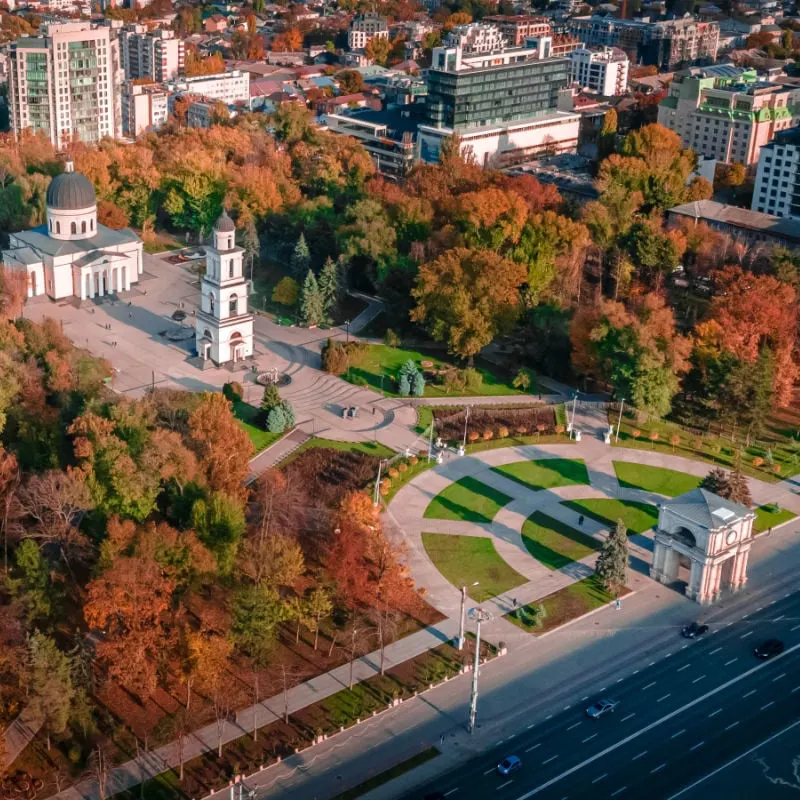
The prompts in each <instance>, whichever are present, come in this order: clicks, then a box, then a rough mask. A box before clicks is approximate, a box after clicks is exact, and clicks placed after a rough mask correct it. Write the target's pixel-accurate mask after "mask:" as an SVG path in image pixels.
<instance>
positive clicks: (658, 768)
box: [650, 764, 667, 775]
mask: <svg viewBox="0 0 800 800" xmlns="http://www.w3.org/2000/svg"><path fill="white" fill-rule="evenodd" d="M666 766H667V765H666V764H659V765H658V766H657V767H656V768H655V769H651V770H650V774H651V775H652V774H653V773H655V772H661V770H662V769H664V767H666Z"/></svg>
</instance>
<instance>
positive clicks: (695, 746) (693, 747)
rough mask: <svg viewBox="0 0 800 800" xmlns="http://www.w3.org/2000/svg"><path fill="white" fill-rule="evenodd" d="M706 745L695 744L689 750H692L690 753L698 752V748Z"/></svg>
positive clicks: (701, 743) (702, 743)
mask: <svg viewBox="0 0 800 800" xmlns="http://www.w3.org/2000/svg"><path fill="white" fill-rule="evenodd" d="M704 744H705V742H698V743H697V744H693V745H692V746H691V747H690V748H689V750H690V751H691V750H697V748H698V747H702V746H703V745H704Z"/></svg>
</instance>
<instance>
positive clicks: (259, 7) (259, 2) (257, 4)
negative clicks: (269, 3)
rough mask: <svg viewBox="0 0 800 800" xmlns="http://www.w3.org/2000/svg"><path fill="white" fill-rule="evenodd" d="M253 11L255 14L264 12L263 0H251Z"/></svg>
mask: <svg viewBox="0 0 800 800" xmlns="http://www.w3.org/2000/svg"><path fill="white" fill-rule="evenodd" d="M253 12H254V13H256V14H262V13H263V12H264V0H253Z"/></svg>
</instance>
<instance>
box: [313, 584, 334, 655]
mask: <svg viewBox="0 0 800 800" xmlns="http://www.w3.org/2000/svg"><path fill="white" fill-rule="evenodd" d="M307 602H308V604H307V611H308V615H309V617H310V618H311V619H312V620H313V621H314V628H313V629H314V649H315V650H316V649H317V644H318V643H319V625H320V622H321V621H322V620H323V619H324V618H325V617H327V616H328V614H330V613H331V611H332V610H333V603H331V597H330V594H329V592H328V591H327V589H325V588H324V587H322V586H317V587H316V588H314V589H312V590H311V594H310V595H309V596H308V601H307Z"/></svg>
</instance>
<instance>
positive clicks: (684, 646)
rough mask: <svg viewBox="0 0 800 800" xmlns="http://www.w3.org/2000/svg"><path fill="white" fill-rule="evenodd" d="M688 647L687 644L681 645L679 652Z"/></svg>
mask: <svg viewBox="0 0 800 800" xmlns="http://www.w3.org/2000/svg"><path fill="white" fill-rule="evenodd" d="M688 646H689V645H688V644H685V645H683V647H681V650H685V649H686V648H687V647H688Z"/></svg>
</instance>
